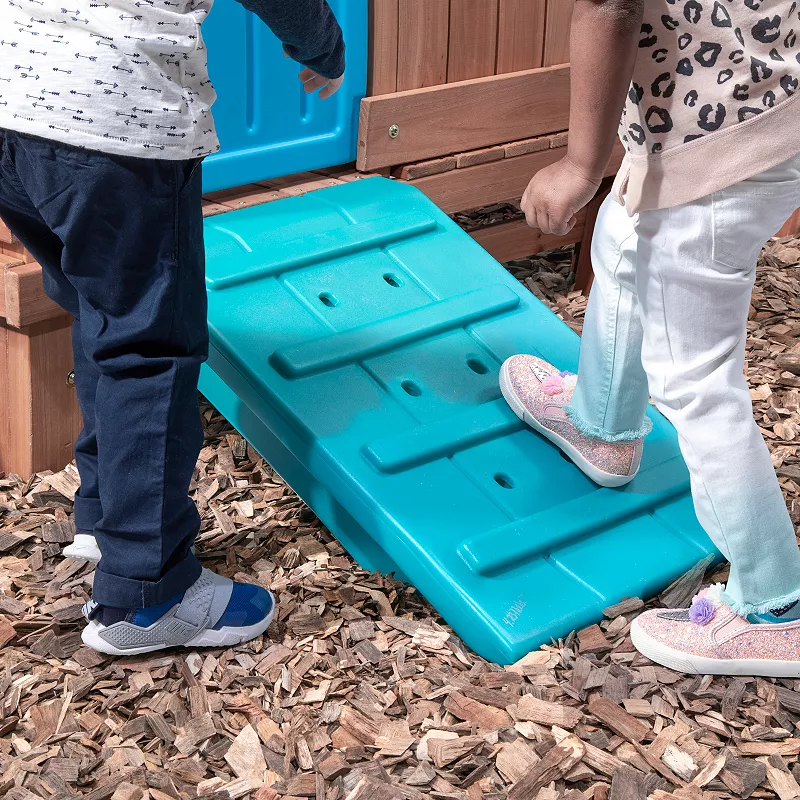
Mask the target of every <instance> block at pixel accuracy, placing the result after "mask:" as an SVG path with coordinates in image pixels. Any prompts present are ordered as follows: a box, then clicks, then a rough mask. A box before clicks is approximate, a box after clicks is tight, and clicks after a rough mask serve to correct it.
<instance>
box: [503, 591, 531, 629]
mask: <svg viewBox="0 0 800 800" xmlns="http://www.w3.org/2000/svg"><path fill="white" fill-rule="evenodd" d="M527 605H528V604H527V603H526V602H525V601H524V600H523V599H522V595H520V596H519V598H518V599H517V602H516V603H514V604H513V605H512V606H511V608H509V609H508V611H506V614H505V616H504V617H503V622H505V624H506V625H509V626H513V625H514V623H515V622H516V621H517V620H518V619H519V618H520V617H521V616H522V612H523V610H524V609H525V606H527Z"/></svg>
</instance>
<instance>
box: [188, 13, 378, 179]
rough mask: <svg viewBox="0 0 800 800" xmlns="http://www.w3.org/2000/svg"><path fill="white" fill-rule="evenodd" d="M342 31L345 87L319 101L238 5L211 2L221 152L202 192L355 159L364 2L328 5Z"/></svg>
mask: <svg viewBox="0 0 800 800" xmlns="http://www.w3.org/2000/svg"><path fill="white" fill-rule="evenodd" d="M330 4H331V7H332V8H333V10H334V12H335V13H336V18H337V19H338V20H339V24H340V25H341V26H342V30H343V31H344V36H345V42H346V45H347V70H346V72H345V80H344V83H343V84H342V88H341V89H340V90H339V91H338V92H337V94H336V95H334V97H332V98H330V99H328V100H325V101H322V100H320V99H319V97H318V96H316V95H314V96H309V95H306V93H305V92H304V91H303V87H302V84H301V83H300V82H299V81H298V79H297V74H298V72H300V70H301V69H302V66H300V65H299V64H297V63H296V62H294V61H291V60H290V59H288V58H285V57H284V55H283V52H282V48H281V43H280V42H279V41H278V40H277V38H276V37H275V36H274V35H273V34H272V32H271V31H270V30H269V28H268V27H267V26H266V25H265V24H264V23H263V22H262V21H261V20H260V19H259V18H258V17H256V16H255V15H253V14H251V13H250V12H249V11H246V10H245V9H244V7H243V6H241V5H240V4H239V3H237V2H236V0H216V2H215V3H214V6H213V9H212V11H211V14H210V15H209V17H208V19H207V20H206V22H205V23H203V38H204V40H205V43H206V46H207V48H208V56H209V71H210V76H211V81H212V83H213V84H214V88H215V89H216V90H217V102H216V103H215V104H214V108H213V112H214V120H215V121H216V125H217V131H218V133H219V138H220V144H221V145H222V150H221V151H220V152H219V153H217V154H216V155H214V156H211V157H210V158H208V159H207V160H206V162H205V164H204V166H203V189H204V191H206V192H210V191H216V190H217V189H228V188H231V187H233V186H241V185H243V184H246V183H251V182H253V181H262V180H267V179H269V178H275V177H278V176H281V175H291V174H293V173H296V172H304V171H306V170H311V169H320V168H321V167H332V166H336V165H338V164H346V163H348V162H349V161H354V160H355V157H356V134H357V131H358V108H359V103H360V101H361V98H362V97H364V94H365V92H366V86H367V0H330Z"/></svg>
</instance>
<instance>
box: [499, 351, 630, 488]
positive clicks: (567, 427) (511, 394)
mask: <svg viewBox="0 0 800 800" xmlns="http://www.w3.org/2000/svg"><path fill="white" fill-rule="evenodd" d="M576 380H577V376H575V375H573V374H571V373H568V372H559V371H558V370H557V369H556V368H555V367H554V366H553V365H552V364H548V363H547V362H546V361H542V359H540V358H536V357H535V356H526V355H519V356H512V357H511V358H509V359H508V360H507V361H506V362H505V364H503V366H502V368H501V370H500V390H501V391H502V393H503V397H505V399H506V402H507V403H508V404H509V406H511V409H512V410H513V411H514V413H515V414H516V415H517V416H518V417H519V418H520V419H521V420H522V421H523V422H525V423H527V424H528V425H530V426H531V427H532V428H533V429H534V430H536V431H538V432H539V433H541V434H542V436H544V437H546V438H547V439H549V440H550V441H551V442H552V443H553V444H554V445H555V446H556V447H558V448H559V449H560V450H561V451H562V452H563V453H564V454H566V455H567V456H568V457H569V458H570V460H571V461H572V462H573V463H574V464H575V466H576V467H578V468H579V469H580V470H581V471H582V472H583V473H584V474H585V475H586V476H587V477H589V478H591V479H592V480H593V481H594V482H595V483H598V484H600V486H607V487H616V486H624V485H625V484H626V483H630V481H632V480H633V479H634V478H635V477H636V473H637V472H638V471H639V464H640V462H641V459H642V441H643V440H642V439H634V440H632V441H624V442H604V441H602V440H601V439H596V438H594V437H592V436H587V435H586V434H584V433H582V432H581V431H580V430H578V428H577V427H575V424H574V423H573V421H572V420H571V419H570V417H569V416H568V414H567V412H566V411H565V408H566V407H567V406H568V405H569V403H570V401H571V400H572V393H573V392H574V391H575V381H576Z"/></svg>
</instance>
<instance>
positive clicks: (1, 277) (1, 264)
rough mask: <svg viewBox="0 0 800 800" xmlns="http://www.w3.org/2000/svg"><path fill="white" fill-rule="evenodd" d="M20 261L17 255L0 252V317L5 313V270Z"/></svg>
mask: <svg viewBox="0 0 800 800" xmlns="http://www.w3.org/2000/svg"><path fill="white" fill-rule="evenodd" d="M22 263H23V262H22V259H21V258H20V257H19V256H15V255H6V254H4V253H0V317H5V315H6V271H7V270H9V269H10V268H11V267H17V266H19V265H20V264H22Z"/></svg>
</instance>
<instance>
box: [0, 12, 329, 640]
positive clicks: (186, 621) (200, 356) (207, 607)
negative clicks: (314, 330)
mask: <svg viewBox="0 0 800 800" xmlns="http://www.w3.org/2000/svg"><path fill="white" fill-rule="evenodd" d="M243 4H244V5H245V6H247V7H248V8H249V9H250V10H252V11H254V12H255V13H256V14H258V15H259V16H260V17H261V19H263V20H264V22H266V23H267V24H268V25H269V26H270V27H271V28H272V30H273V31H274V32H275V34H276V35H277V36H278V37H279V38H280V40H281V41H282V42H283V46H284V50H285V53H286V54H287V55H288V56H289V57H291V58H294V59H295V60H297V61H299V62H301V63H302V64H304V65H305V67H306V68H305V69H304V70H303V72H301V73H300V78H301V80H302V81H303V82H304V84H305V89H306V91H307V92H313V91H316V90H320V95H321V96H322V97H323V98H325V97H328V96H330V95H331V94H333V93H334V92H335V91H336V90H337V89H338V88H339V86H340V85H341V82H342V75H343V72H344V42H343V40H342V33H341V29H340V27H339V25H338V23H337V22H336V19H335V17H334V15H333V13H332V12H331V9H330V8H329V7H328V5H327V3H326V2H325V0H245V2H244V3H243ZM71 5H72V6H77V8H78V10H73V11H67V10H65V9H62V8H61V4H60V3H58V2H56V0H44V4H42V2H41V0H37V1H36V2H35V3H34V2H33V1H32V0H19V3H14V4H3V5H2V6H0V30H2V31H3V33H4V36H3V39H4V41H3V44H2V46H0V216H2V218H3V219H4V220H5V222H6V224H7V225H8V226H9V228H10V229H11V230H12V231H13V232H14V233H15V234H16V235H17V237H18V238H19V239H20V241H22V242H23V244H24V245H25V246H26V247H27V248H28V249H29V250H30V252H31V253H32V254H33V256H34V257H35V258H36V260H37V261H38V262H39V263H40V264H41V266H42V271H43V276H44V282H45V289H46V291H47V294H48V295H49V297H51V298H52V299H53V300H54V301H56V302H57V303H58V304H59V305H61V306H62V307H63V308H64V309H66V310H67V311H68V312H69V313H70V314H71V315H72V316H73V317H74V318H75V322H74V326H73V347H74V355H75V379H76V388H77V393H78V399H79V402H80V407H81V412H82V415H83V422H84V427H83V431H82V432H81V435H80V437H79V439H78V442H77V445H76V448H75V457H76V461H77V465H78V469H79V472H80V477H81V486H80V490H79V491H78V493H77V495H76V498H75V523H76V526H77V528H78V533H79V535H81V536H83V537H90V536H94V537H95V538H96V541H97V544H98V545H99V550H100V554H101V556H102V557H101V559H100V562H99V564H98V566H97V571H96V574H95V579H94V590H93V601H92V603H90V604H89V605H88V607H87V609H86V613H87V616H88V618H89V624H88V626H87V628H86V629H85V630H84V633H83V638H84V641H85V642H86V644H88V645H90V646H91V647H94V648H96V649H98V650H101V651H104V652H108V653H113V654H122V653H140V652H148V651H152V650H158V649H161V648H163V647H170V646H175V645H187V646H202V645H230V644H235V643H237V642H241V641H245V640H247V639H249V638H252V637H254V636H257V635H259V634H260V633H262V632H263V631H264V630H266V628H267V627H268V626H269V623H270V621H271V619H272V616H273V613H274V600H273V598H272V596H271V595H270V593H269V592H267V591H266V590H264V589H262V588H261V587H257V586H250V585H245V584H238V583H234V582H233V581H231V580H229V579H227V578H222V577H221V576H218V575H215V574H214V573H212V572H210V571H209V570H205V569H203V568H202V567H201V565H200V562H199V561H198V560H197V558H196V557H195V555H194V552H193V547H192V545H193V542H194V539H195V536H196V535H197V532H198V530H199V525H200V518H199V514H198V511H197V509H196V507H195V505H194V503H193V502H192V501H191V499H190V498H189V496H188V488H189V483H190V480H191V477H192V474H193V470H194V467H195V462H196V459H197V455H198V453H199V451H200V448H201V446H202V442H203V431H202V427H201V420H200V414H199V409H198V394H197V382H198V377H199V370H200V365H201V364H202V362H203V361H204V360H205V359H206V357H207V355H208V328H207V322H206V292H205V276H204V267H205V264H204V249H203V226H202V211H201V170H202V166H201V162H202V158H203V157H204V156H205V155H208V154H210V153H213V152H215V151H216V150H218V149H219V144H218V142H217V138H216V134H215V131H214V122H213V117H212V114H211V110H210V109H211V105H212V103H213V101H214V97H215V94H214V90H213V87H212V86H211V83H210V81H209V79H208V72H207V68H206V52H205V48H204V45H203V40H202V35H201V32H200V31H201V23H202V22H203V20H204V18H205V16H206V15H207V14H208V12H209V10H210V7H211V2H210V0H199V2H197V1H196V0H179V2H177V3H176V2H166V0H153V1H152V2H146V3H142V2H135V0H113V2H110V3H108V4H90V3H89V2H88V1H87V0H77V2H74V3H72V4H71ZM211 24H213V22H212V23H211ZM8 31H13V32H14V33H13V34H11V35H9V34H7V32H8ZM165 32H168V35H167V34H166V33H165ZM28 51H30V55H28ZM23 53H24V54H25V57H24V58H22V55H23ZM21 61H22V62H24V63H21ZM89 541H91V540H89Z"/></svg>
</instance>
